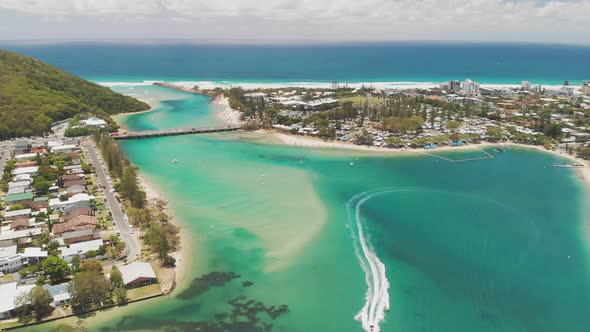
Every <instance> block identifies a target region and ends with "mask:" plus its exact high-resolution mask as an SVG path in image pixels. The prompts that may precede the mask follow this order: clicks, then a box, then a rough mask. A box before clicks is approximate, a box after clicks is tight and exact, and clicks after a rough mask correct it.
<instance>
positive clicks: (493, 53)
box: [0, 42, 590, 85]
mask: <svg viewBox="0 0 590 332" xmlns="http://www.w3.org/2000/svg"><path fill="white" fill-rule="evenodd" d="M0 48H4V49H8V50H11V51H14V52H18V53H22V54H26V55H30V56H33V57H36V58H38V59H40V60H43V61H47V62H49V63H51V64H54V65H56V66H58V67H60V68H63V69H65V70H67V71H69V72H71V73H72V74H75V75H78V76H82V77H85V78H88V79H90V80H95V81H102V82H111V83H113V82H143V81H152V80H167V81H191V82H201V83H210V82H216V83H223V84H225V85H232V84H234V85H235V84H238V83H248V82H249V83H253V82H254V83H277V82H282V83H285V82H306V83H310V82H324V83H325V82H332V81H338V82H350V83H353V82H414V83H415V82H421V83H424V82H430V83H432V82H435V83H438V82H442V81H446V80H451V79H457V80H464V79H466V78H469V79H472V80H475V81H479V82H482V83H486V84H520V82H521V81H522V80H529V81H531V82H534V83H537V84H548V85H559V84H562V83H563V82H564V81H565V80H569V81H570V82H572V83H574V84H578V83H579V82H580V81H581V80H588V79H590V66H588V58H590V47H588V46H567V45H537V44H481V43H469V44H465V43H462V44H458V43H390V44H349V45H308V46H305V45H300V46H272V45H267V46H254V45H249V46H247V45H241V46H240V45H187V44H166V45H125V44H108V43H103V44H88V43H86V44H85V43H77V44H57V45H23V44H14V43H13V44H9V43H7V42H4V43H1V42H0Z"/></svg>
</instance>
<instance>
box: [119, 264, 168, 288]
mask: <svg viewBox="0 0 590 332" xmlns="http://www.w3.org/2000/svg"><path fill="white" fill-rule="evenodd" d="M118 268H119V271H121V275H122V276H123V283H125V287H126V288H128V289H130V288H137V287H141V286H146V285H151V284H156V283H157V282H158V279H157V278H156V273H155V272H154V269H153V268H152V265H151V264H150V263H147V262H133V263H130V264H128V265H123V266H119V267H118Z"/></svg>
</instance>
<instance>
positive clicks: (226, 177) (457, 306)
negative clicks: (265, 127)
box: [25, 45, 590, 332]
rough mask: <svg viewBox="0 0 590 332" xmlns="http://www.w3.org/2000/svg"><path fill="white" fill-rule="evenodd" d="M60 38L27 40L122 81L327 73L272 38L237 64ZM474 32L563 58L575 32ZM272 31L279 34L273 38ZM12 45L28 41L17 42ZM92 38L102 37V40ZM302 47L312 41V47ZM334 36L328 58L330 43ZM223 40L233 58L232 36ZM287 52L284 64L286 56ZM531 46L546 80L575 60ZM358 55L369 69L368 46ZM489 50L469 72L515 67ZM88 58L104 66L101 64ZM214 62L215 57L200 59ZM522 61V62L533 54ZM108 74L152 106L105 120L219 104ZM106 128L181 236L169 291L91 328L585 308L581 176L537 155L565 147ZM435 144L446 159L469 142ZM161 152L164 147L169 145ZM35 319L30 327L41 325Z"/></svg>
mask: <svg viewBox="0 0 590 332" xmlns="http://www.w3.org/2000/svg"><path fill="white" fill-rule="evenodd" d="M426 46H428V45H426ZM426 46H425V45H412V47H419V48H420V47H426ZM72 47H73V48H71V49H70V52H67V48H66V47H65V46H59V47H54V48H53V50H52V51H50V50H51V49H52V48H51V47H50V46H42V47H41V46H39V47H38V48H36V49H35V52H37V54H36V55H35V54H33V55H35V56H37V57H39V58H41V59H44V60H47V61H50V60H48V59H50V58H53V59H54V60H56V59H60V60H59V61H55V62H53V63H54V64H56V65H58V66H64V67H66V69H68V68H67V67H68V66H70V68H69V69H68V70H70V71H72V72H76V68H78V69H79V70H80V71H79V72H77V73H78V74H79V75H82V76H85V77H89V78H90V77H93V79H95V80H96V81H102V82H106V81H109V82H117V80H116V79H115V78H118V79H121V82H129V79H131V78H133V77H135V78H136V81H137V82H141V81H143V80H144V79H153V80H163V79H169V78H171V77H175V78H176V79H178V80H202V79H219V80H222V79H228V77H230V78H231V79H234V80H246V77H254V78H255V79H262V78H263V77H264V78H266V79H268V80H280V79H285V80H289V79H292V80H302V79H303V78H301V77H300V76H288V74H285V72H289V73H293V74H292V75H302V73H307V74H306V77H307V79H309V80H313V81H319V80H322V79H323V80H325V81H329V80H331V79H333V78H331V77H328V76H329V75H326V74H325V73H326V72H330V71H329V70H328V69H326V72H324V74H319V73H317V72H316V71H314V70H312V69H305V66H304V65H303V62H305V61H303V59H298V57H297V56H296V55H297V53H295V54H292V55H291V56H287V55H284V57H283V58H282V59H283V60H280V59H279V58H280V57H279V58H276V57H273V56H271V55H269V54H267V55H265V57H264V59H266V60H267V61H262V60H255V59H253V58H250V57H246V58H247V59H248V60H246V62H247V63H252V62H256V61H260V62H261V63H262V62H266V63H265V64H263V65H261V66H262V67H251V68H250V70H251V72H249V73H246V72H239V71H236V72H232V71H229V70H228V69H227V68H218V67H217V66H216V65H215V64H218V63H220V62H225V61H229V60H227V59H226V60H220V59H217V60H212V62H211V63H206V62H204V60H202V59H203V57H205V55H202V54H201V55H198V54H197V53H191V52H193V51H190V52H189V51H186V50H195V49H199V48H198V47H196V46H183V47H181V46H178V47H179V49H184V50H185V52H184V53H181V54H176V53H175V54H176V55H174V56H170V55H168V54H169V53H168V52H172V51H171V49H170V48H168V47H166V48H162V49H160V53H159V54H160V56H156V55H155V54H153V52H152V54H151V55H150V56H149V58H150V59H152V60H150V61H151V63H152V64H154V65H153V66H152V65H150V66H147V65H146V63H149V62H147V61H140V60H138V58H137V57H139V58H141V56H140V54H141V53H142V52H141V51H139V50H140V49H143V50H144V51H145V49H146V47H147V46H142V47H139V48H136V47H123V46H116V47H115V49H118V50H119V51H121V50H123V49H126V50H127V51H125V52H122V51H121V52H119V56H118V57H114V58H111V59H110V62H111V63H112V68H110V69H106V68H107V67H109V65H108V62H109V60H108V59H106V58H104V54H103V56H102V57H101V56H98V54H94V55H91V54H90V53H92V52H90V51H88V48H89V47H90V48H91V49H92V48H94V49H95V50H97V52H98V50H99V49H100V47H99V46H88V45H75V46H72ZM150 47H152V48H153V47H155V46H150ZM379 47H385V46H379ZM387 47H393V46H387ZM429 47H431V48H437V47H438V48H440V47H443V48H445V47H446V48H447V51H448V52H451V51H450V48H451V46H448V45H442V46H441V45H431V46H429ZM462 47H468V46H466V45H463V46H462ZM478 47H479V48H480V50H481V49H488V52H487V53H488V54H487V55H485V56H487V57H488V59H490V58H498V57H499V56H500V54H503V52H504V51H505V48H509V47H512V48H513V49H521V51H522V52H524V53H526V54H533V53H540V54H546V55H547V54H549V53H551V52H553V54H554V56H556V57H558V58H559V56H562V57H566V56H567V55H571V56H572V58H573V59H575V55H576V54H577V53H576V52H578V51H579V52H582V53H581V54H584V52H588V49H584V48H577V47H574V48H573V49H574V50H575V51H572V53H568V47H565V48H563V47H554V46H547V47H541V46H517V45H512V46H510V45H507V46H502V48H501V49H500V50H499V51H498V52H497V53H494V52H493V50H494V48H492V47H491V46H488V45H480V46H478ZM80 48H82V49H87V52H88V54H89V56H90V57H91V59H95V62H93V61H89V59H88V58H86V59H85V58H83V57H82V58H81V57H79V55H80V54H79V53H78V52H79V50H80ZM228 48H229V47H228ZM251 48H252V47H248V48H247V49H251ZM554 48H557V49H559V51H558V50H555V49H554ZM214 49H215V51H213V50H209V51H208V52H204V53H206V54H209V56H211V55H210V54H211V53H215V52H220V50H221V49H223V47H222V46H218V47H215V48H214ZM231 49H232V50H233V52H228V53H235V50H236V48H235V47H233V48H231ZM285 49H288V48H285ZM285 49H283V51H282V52H285V53H287V51H284V50H285ZM535 49H537V52H534V51H533V50H535ZM552 49H553V50H554V51H550V50H552ZM322 51H323V52H327V51H326V49H321V50H320V52H319V54H322ZM28 52H29V53H28V54H32V53H34V52H33V51H32V48H31V49H29V51H28ZM104 52H110V54H115V53H117V52H115V51H114V49H110V51H109V50H105V51H104ZM127 52H129V53H127ZM250 52H254V53H256V54H259V55H262V54H266V53H271V54H272V53H273V52H278V51H277V50H271V51H268V52H262V51H261V50H255V49H252V50H251V51H250ZM298 52H304V51H302V50H299V51H298ZM305 52H310V54H311V53H312V48H306V51H305ZM374 52H377V51H374ZM25 53H26V52H25ZM362 53H363V52H361V51H360V50H359V51H357V54H359V55H360V54H362ZM377 53H378V52H377ZM484 53H486V52H483V51H482V52H481V54H482V56H483V54H484ZM489 53H492V54H489ZM130 54H134V55H135V56H137V57H135V58H134V56H131V55H130ZM183 54H184V57H183V56H182V55H183ZM188 54H196V55H195V57H188V56H187V55H188ZM333 54H334V59H336V58H338V56H337V54H339V53H338V52H336V53H333ZM369 54H373V56H375V55H374V53H371V52H369ZM455 54H456V53H455ZM68 57H69V59H70V60H69V61H68ZM227 57H229V58H233V59H236V60H237V59H238V58H240V57H239V56H238V55H237V54H228V55H227ZM290 57H292V58H293V62H294V64H289V61H287V60H286V59H288V58H290ZM182 58H186V59H185V60H184V61H180V59H182ZM212 58H214V57H212ZM389 58H391V57H385V55H382V58H381V59H382V63H381V67H382V68H390V69H391V68H394V67H395V68H400V70H401V71H403V70H407V69H403V68H402V67H403V66H401V65H399V64H397V62H395V61H393V63H396V64H391V63H390V62H389V61H385V60H383V59H389ZM510 58H511V59H512V60H505V61H506V62H507V63H512V64H513V66H514V67H513V69H515V68H516V67H517V66H516V63H517V60H515V58H513V57H510ZM197 59H201V60H197ZM320 59H322V60H321V61H320V60H319V59H315V58H314V57H311V56H310V57H309V58H308V60H309V61H311V63H314V62H315V63H316V64H315V65H313V64H312V65H311V68H316V69H317V68H319V67H321V65H320V63H321V62H324V63H326V64H325V65H324V66H325V67H327V68H335V67H336V65H335V64H330V63H329V62H330V61H326V58H320ZM355 59H356V57H355ZM541 59H545V60H541ZM60 61H61V62H60ZM83 61H87V66H86V67H88V68H87V69H84V67H85V66H84V65H82V62H83ZM134 61H135V62H136V63H142V65H137V66H138V67H141V68H137V67H135V68H136V69H133V70H132V69H131V68H127V69H125V68H124V67H125V66H123V65H122V64H123V63H127V64H131V63H132V62H134ZM281 61H284V62H285V65H284V66H283V67H281V68H280V69H277V70H278V71H285V72H282V74H280V75H279V74H277V73H273V72H272V71H273V70H274V69H268V68H271V67H272V68H274V66H270V64H268V62H271V63H274V64H278V63H280V62H281ZM350 61H352V62H351V63H350V71H343V73H347V75H348V76H347V75H344V74H341V75H344V76H342V77H343V78H340V79H342V80H350V81H351V82H352V81H354V80H368V79H370V78H371V76H364V77H362V75H360V74H361V73H364V75H368V74H366V72H365V71H362V70H360V69H359V68H358V67H356V66H355V65H353V64H354V63H357V64H358V63H360V62H362V61H361V60H358V59H356V60H350ZM354 61H357V62H354ZM523 61H524V60H523ZM537 61H540V62H543V61H546V65H544V66H540V67H539V68H541V67H542V68H544V69H543V70H545V71H539V72H535V73H536V74H535V75H536V76H535V77H536V80H537V81H539V82H540V81H541V80H542V77H545V79H546V80H549V81H546V82H551V81H550V80H551V78H549V77H550V76H552V75H555V77H554V78H552V79H554V80H561V79H562V78H557V75H558V74H559V73H565V72H567V70H568V69H567V68H570V67H571V66H574V65H573V64H575V63H576V61H575V60H570V61H569V62H568V65H567V66H566V65H564V66H561V64H560V63H555V62H552V61H550V60H549V59H548V58H547V57H545V56H540V58H539V59H538V60H537ZM580 61H581V60H580ZM50 62H51V61H50ZM156 63H159V64H160V65H157V66H156V65H155V64H156ZM165 63H169V64H170V65H168V66H169V67H183V66H184V71H182V70H180V69H175V71H172V72H170V73H168V74H164V73H163V72H164V70H163V68H165V67H166V66H167V65H163V64H165ZM172 63H174V64H175V66H172ZM549 63H552V65H551V66H549V65H548V64H549ZM230 65H231V66H234V67H233V68H243V69H244V70H245V68H246V67H247V66H246V65H244V64H230ZM342 65H343V63H340V65H339V66H342ZM265 66H267V67H265ZM297 66H301V70H296V69H295V68H297ZM314 66H315V67H314ZM367 66H368V67H373V68H374V69H373V70H375V72H377V69H376V68H377V67H379V64H376V63H371V64H367ZM426 66H430V65H426ZM455 66H457V64H455ZM489 66H493V63H490V64H488V65H485V64H483V63H482V64H481V65H480V66H479V70H480V72H482V73H485V75H484V74H481V75H483V76H481V77H480V78H481V79H483V77H484V76H486V75H487V76H489V77H490V78H489V80H490V81H493V80H496V82H500V81H503V80H504V82H511V81H510V80H511V79H512V78H511V77H514V80H520V78H516V77H517V76H518V77H520V76H519V75H517V74H518V73H512V72H511V74H510V75H507V76H505V77H501V75H500V74H497V73H495V72H494V71H493V70H491V69H489V68H488V69H487V71H486V70H484V68H487V67H489ZM154 67H157V68H154ZM279 67H280V66H279ZM416 67H419V66H417V65H416ZM450 67H453V65H452V64H451V65H450ZM574 67H575V66H574ZM99 68H102V69H99ZM216 68H217V69H216ZM262 68H267V69H265V70H263V69H262ZM285 68H291V69H285ZM437 68H438V67H437ZM455 69H457V67H456V68H455ZM101 70H104V76H100V75H99V72H100V71H101ZM117 70H120V71H119V72H118V73H117ZM215 70H219V72H218V73H219V74H217V75H213V74H212V76H211V77H207V75H205V74H204V73H206V72H211V73H214V72H215ZM330 70H333V69H330ZM388 70H389V69H388ZM388 70H383V71H384V72H387V74H386V75H385V74H382V75H385V76H372V78H373V79H374V80H375V81H376V80H384V79H393V78H395V77H398V76H395V75H394V74H393V73H394V72H395V70H393V69H391V71H388ZM447 70H450V69H449V68H445V69H440V71H439V72H431V73H430V75H431V76H426V75H427V74H426V72H427V70H425V69H424V71H422V69H419V70H418V69H416V70H415V72H416V73H415V74H413V75H409V74H408V77H402V76H399V79H402V78H404V79H406V78H407V79H408V80H411V81H416V80H419V77H420V76H421V74H420V73H424V75H425V76H424V80H431V79H432V80H435V79H436V80H438V79H440V78H442V77H443V76H444V75H446V74H441V72H444V71H447ZM515 70H516V69H515ZM529 70H531V74H530V75H532V72H533V69H529ZM584 70H586V71H587V70H588V68H587V67H586V66H582V65H581V62H580V63H579V66H578V69H577V70H574V69H571V72H570V74H569V76H571V78H568V79H571V80H575V79H583V76H584V75H586V74H584ZM157 71H161V72H160V74H161V75H162V76H157V73H156V72H157ZM268 71H270V72H268ZM183 72H184V74H182V73H183ZM132 73H135V74H132ZM193 73H197V74H193ZM198 73H201V74H198ZM334 73H336V71H334ZM408 73H410V72H409V71H408ZM522 73H523V74H526V70H525V71H524V72H522ZM551 73H553V74H551ZM575 73H576V75H574V74H575ZM177 74H178V75H179V76H176V75H177ZM181 74H182V75H181ZM357 74H358V75H359V76H356V75H357ZM224 75H228V76H224ZM232 75H233V76H232ZM238 75H242V76H240V77H238ZM274 75H277V76H274ZM281 75H287V77H282V76H281ZM316 75H317V76H316ZM453 75H457V76H464V75H466V72H457V73H456V74H453ZM345 76H346V77H345ZM410 76H411V77H410ZM564 76H568V75H564ZM574 76H575V77H574ZM586 76H588V75H586ZM277 77H281V78H277ZM492 77H494V78H492ZM531 77H532V76H531ZM535 77H532V78H530V79H531V80H534V78H535ZM457 78H460V77H457ZM472 78H476V79H477V77H476V76H473V77H472ZM112 86H113V89H115V90H117V91H119V92H122V93H125V94H129V95H132V96H136V97H138V98H142V99H145V100H148V101H150V103H152V104H154V105H155V106H156V109H155V110H154V111H153V112H148V113H141V114H135V115H130V116H127V117H125V118H122V119H120V120H119V121H121V123H122V124H123V125H124V126H126V127H128V128H130V129H133V130H143V129H157V128H173V127H186V126H192V125H199V124H207V125H213V124H216V123H218V121H219V120H218V119H217V118H216V117H215V116H214V112H215V106H213V105H211V104H209V103H208V102H209V99H208V98H207V97H204V96H200V95H195V94H190V93H186V92H180V91H173V90H169V89H165V88H161V87H155V86H143V85H136V84H116V85H112ZM121 146H122V148H123V150H124V151H125V153H126V155H127V156H128V157H129V159H130V160H131V162H132V163H133V164H135V165H137V166H138V167H139V169H140V171H141V173H142V174H143V175H144V176H145V177H146V178H147V179H148V180H149V181H150V182H151V183H152V184H153V185H155V186H156V187H157V188H158V189H159V191H160V192H161V193H162V194H163V195H164V196H165V197H166V198H167V199H168V201H169V202H170V207H171V209H172V211H173V212H174V214H175V216H176V218H177V219H178V221H179V223H180V224H181V225H182V231H183V233H184V234H186V235H187V236H188V238H189V239H190V243H191V246H190V248H185V250H187V251H188V254H187V255H186V256H185V257H187V258H186V259H187V260H188V262H187V263H189V264H188V266H189V268H188V271H187V273H186V274H187V279H188V281H187V282H184V283H182V284H179V287H178V289H177V291H175V292H174V293H173V294H172V295H170V296H167V297H163V298H159V299H155V300H151V301H146V302H142V303H139V304H132V305H129V306H126V307H124V308H118V309H116V310H111V311H108V312H106V313H99V314H97V315H96V316H94V317H91V318H89V319H86V320H85V324H86V326H87V327H89V328H90V329H91V330H93V331H154V330H161V331H187V330H193V331H194V330H199V329H200V330H202V331H284V332H307V331H312V332H314V331H329V332H332V331H334V332H339V331H350V332H355V331H359V332H362V331H371V330H372V331H374V332H378V331H384V332H399V331H409V332H413V331H453V332H455V331H465V332H473V331H535V332H537V331H586V330H587V327H588V326H590V316H588V315H587V307H588V304H590V281H589V280H590V266H589V253H590V251H589V250H588V243H587V241H588V239H587V238H586V234H588V233H587V232H588V230H589V225H588V223H587V218H588V209H587V204H586V202H587V189H586V187H585V186H584V185H583V184H582V183H581V181H580V180H579V179H578V175H577V173H576V172H575V170H571V169H559V168H554V167H551V165H553V164H555V163H561V162H563V160H561V158H560V157H557V156H554V155H551V154H546V153H541V152H537V151H533V150H528V149H518V148H510V149H508V150H507V151H505V152H503V153H498V152H495V151H493V150H492V149H490V150H487V152H488V153H490V154H492V155H493V156H494V158H493V159H488V160H480V161H474V162H464V163H451V162H447V161H444V160H442V159H439V158H434V157H432V156H428V155H420V154H418V155H412V156H385V155H382V154H378V153H376V154H374V153H366V152H358V151H344V150H332V149H309V148H302V147H288V146H282V145H277V144H272V141H269V139H268V137H267V136H265V135H261V134H254V133H226V134H217V135H202V136H197V135H195V136H176V137H162V138H154V139H145V140H133V141H125V142H122V143H121ZM440 154H441V155H443V156H446V157H449V158H451V159H459V158H469V157H475V156H481V155H482V152H481V151H466V152H453V153H440ZM173 159H177V160H178V163H172V162H171V161H172V160H173ZM211 273H215V274H211ZM212 280H217V282H215V283H212V282H211V281H212ZM219 280H222V282H220V281H219ZM282 306H287V307H282ZM285 308H288V310H284V309H285ZM55 324H57V323H54V325H55ZM49 326H50V325H42V326H40V327H34V328H31V329H29V330H33V331H34V330H37V331H44V330H47V329H48V327H49Z"/></svg>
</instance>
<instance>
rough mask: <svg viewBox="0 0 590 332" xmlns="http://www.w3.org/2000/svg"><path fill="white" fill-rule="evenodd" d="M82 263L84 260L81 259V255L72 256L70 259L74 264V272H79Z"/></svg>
mask: <svg viewBox="0 0 590 332" xmlns="http://www.w3.org/2000/svg"><path fill="white" fill-rule="evenodd" d="M80 263H82V260H81V259H80V256H74V257H72V260H71V261H70V264H72V270H73V272H78V271H79V270H80Z"/></svg>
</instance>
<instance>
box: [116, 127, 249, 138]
mask: <svg viewBox="0 0 590 332" xmlns="http://www.w3.org/2000/svg"><path fill="white" fill-rule="evenodd" d="M240 129H242V127H241V126H223V127H200V128H178V129H162V130H143V131H129V132H124V133H113V134H111V136H112V137H113V139H116V140H125V139H139V138H151V137H163V136H179V135H196V134H210V133H222V132H227V131H238V130H240Z"/></svg>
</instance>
